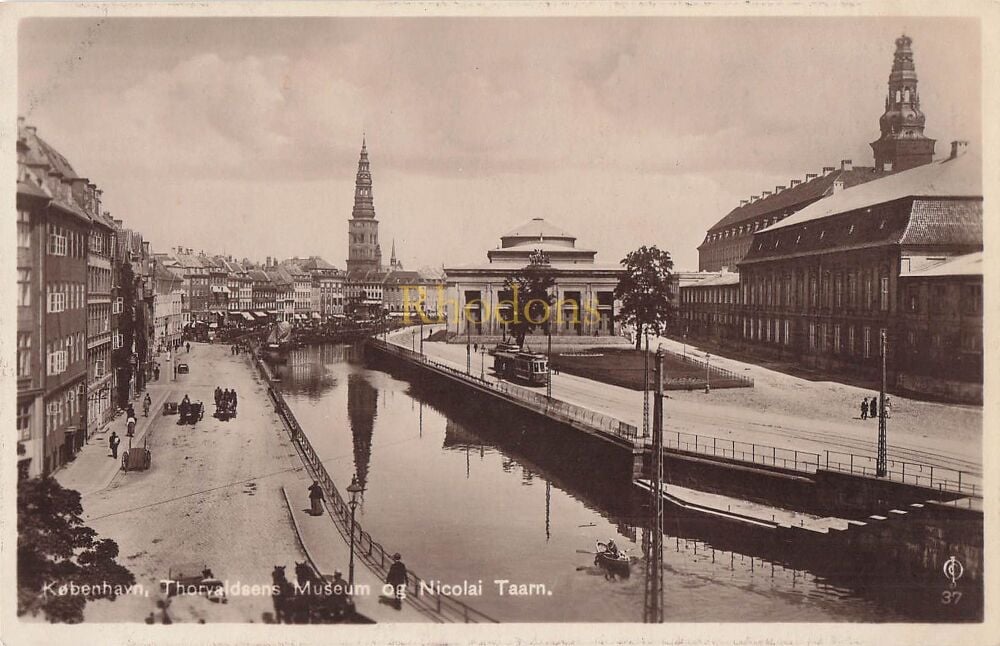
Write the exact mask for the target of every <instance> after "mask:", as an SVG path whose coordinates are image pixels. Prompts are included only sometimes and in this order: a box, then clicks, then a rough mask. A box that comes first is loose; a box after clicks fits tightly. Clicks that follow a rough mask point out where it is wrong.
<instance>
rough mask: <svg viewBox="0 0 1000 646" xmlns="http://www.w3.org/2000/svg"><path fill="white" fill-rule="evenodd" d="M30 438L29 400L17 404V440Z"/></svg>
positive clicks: (21, 440)
mask: <svg viewBox="0 0 1000 646" xmlns="http://www.w3.org/2000/svg"><path fill="white" fill-rule="evenodd" d="M30 439H31V402H25V403H23V404H22V403H21V402H18V404H17V441H18V442H27V441H28V440H30Z"/></svg>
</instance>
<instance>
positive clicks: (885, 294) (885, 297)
mask: <svg viewBox="0 0 1000 646" xmlns="http://www.w3.org/2000/svg"><path fill="white" fill-rule="evenodd" d="M878 304H879V309H880V310H882V311H883V312H886V311H888V310H889V277H888V276H882V278H880V279H879V301H878Z"/></svg>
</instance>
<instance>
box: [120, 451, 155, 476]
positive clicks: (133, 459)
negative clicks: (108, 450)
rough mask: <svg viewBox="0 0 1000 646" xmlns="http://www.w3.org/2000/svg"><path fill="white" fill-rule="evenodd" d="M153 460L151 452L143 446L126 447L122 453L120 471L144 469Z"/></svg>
mask: <svg viewBox="0 0 1000 646" xmlns="http://www.w3.org/2000/svg"><path fill="white" fill-rule="evenodd" d="M152 461H153V454H152V453H150V452H149V449H147V448H146V447H145V446H142V447H141V448H140V447H138V446H135V447H132V448H131V449H128V450H127V451H125V452H124V453H122V471H145V470H146V469H148V468H149V465H150V464H151V463H152Z"/></svg>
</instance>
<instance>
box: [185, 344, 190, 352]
mask: <svg viewBox="0 0 1000 646" xmlns="http://www.w3.org/2000/svg"><path fill="white" fill-rule="evenodd" d="M185 347H186V348H187V351H188V354H190V353H191V343H190V342H188V344H187V345H186V346H185Z"/></svg>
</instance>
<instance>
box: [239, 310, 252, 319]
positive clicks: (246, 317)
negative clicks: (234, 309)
mask: <svg viewBox="0 0 1000 646" xmlns="http://www.w3.org/2000/svg"><path fill="white" fill-rule="evenodd" d="M240 314H242V315H243V318H245V319H246V320H248V321H252V320H253V317H252V316H250V312H240Z"/></svg>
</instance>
